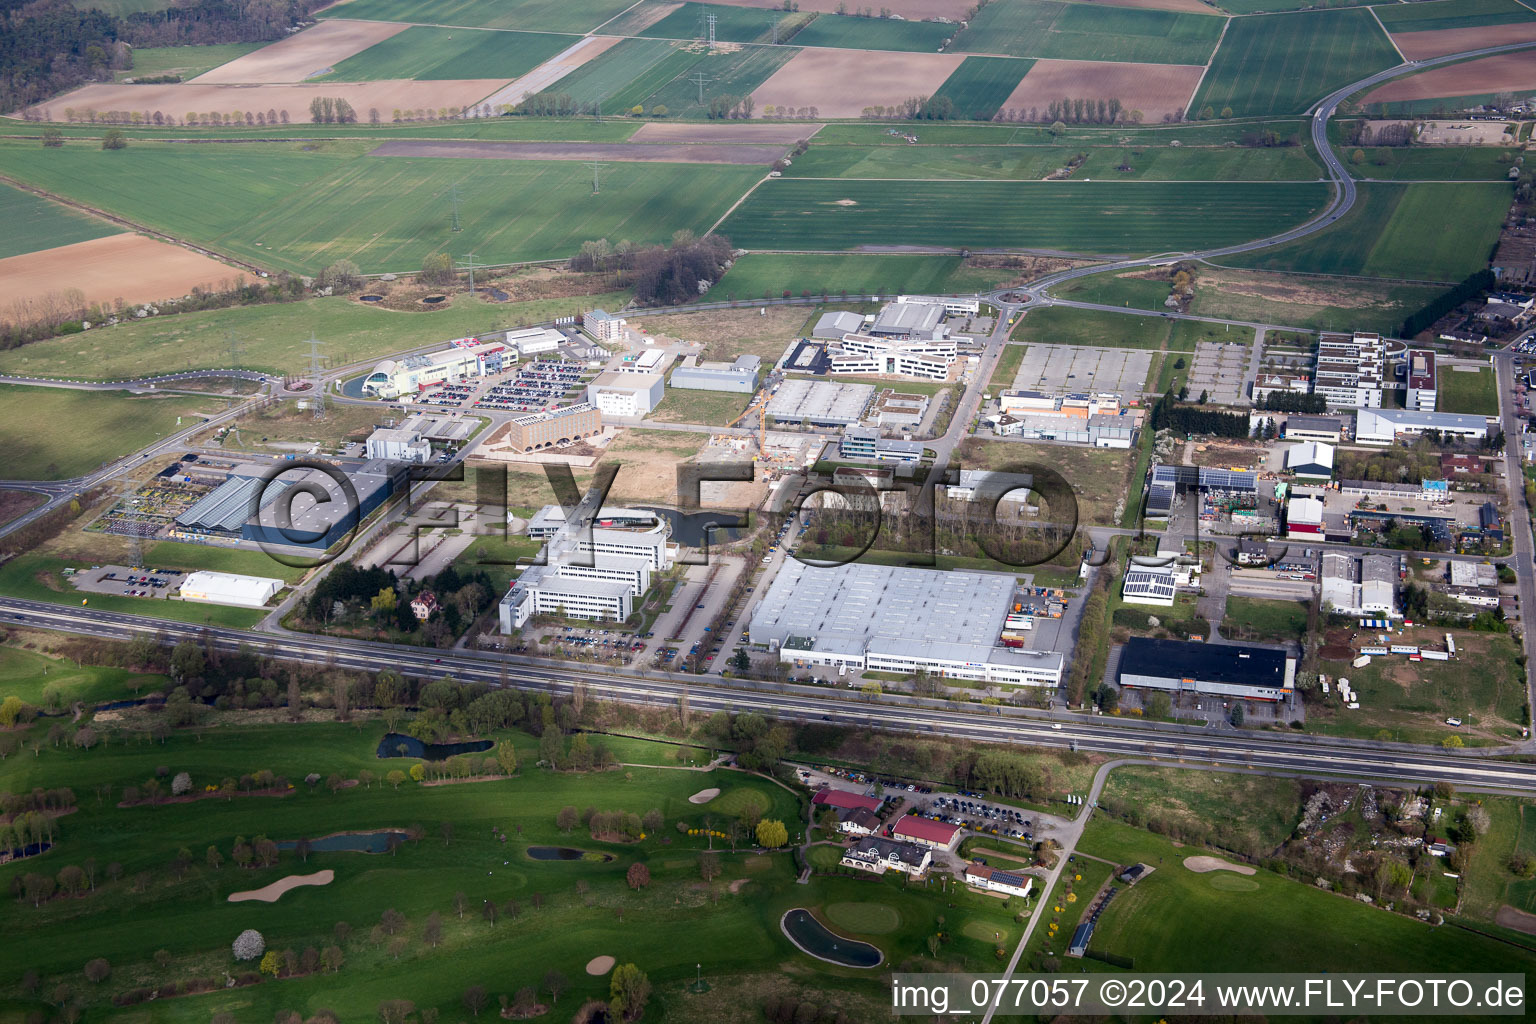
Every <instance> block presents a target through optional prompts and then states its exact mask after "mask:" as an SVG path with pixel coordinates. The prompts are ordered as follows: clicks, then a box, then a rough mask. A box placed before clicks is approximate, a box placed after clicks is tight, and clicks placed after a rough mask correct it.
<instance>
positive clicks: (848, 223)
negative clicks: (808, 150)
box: [721, 179, 1326, 254]
mask: <svg viewBox="0 0 1536 1024" xmlns="http://www.w3.org/2000/svg"><path fill="white" fill-rule="evenodd" d="M1325 191H1326V190H1325V189H1324V187H1323V186H1322V185H1320V184H1314V183H1270V184H1264V185H1252V184H1244V183H1212V184H1198V185H1192V184H1187V183H1162V182H1142V183H1138V184H1135V185H1122V184H1118V183H1114V182H1108V183H1101V182H1097V181H1095V182H1004V181H975V182H923V183H921V184H917V183H908V182H885V181H861V180H854V179H847V180H838V181H816V180H800V179H781V180H778V181H772V182H768V183H766V184H765V185H763V186H762V187H760V188H758V189H757V190H756V191H754V192H753V193H752V194H751V195H750V196H748V197H747V199H746V200H745V201H743V202H742V204H741V205H740V206H738V207H737V208H736V210H735V211H734V212H733V213H732V214H731V215H730V216H729V217H728V218H726V222H725V224H724V225H723V227H722V228H721V230H722V231H723V232H724V233H725V234H726V235H728V236H730V238H731V239H732V241H734V242H735V243H736V244H737V245H741V246H745V247H747V248H774V249H850V248H854V247H856V246H859V245H866V244H884V245H890V244H893V243H899V244H907V245H942V246H957V247H958V246H965V247H974V248H984V247H989V246H1007V247H1019V248H1024V247H1041V248H1050V249H1061V250H1068V251H1079V252H1086V253H1096V254H1107V253H1131V252H1165V251H1168V250H1170V249H1197V248H1200V247H1202V246H1211V245H1222V244H1226V243H1230V242H1237V241H1241V240H1244V239H1252V238H1261V237H1264V236H1266V235H1270V234H1273V233H1275V232H1277V231H1281V230H1284V229H1285V228H1286V227H1289V226H1292V225H1294V224H1297V223H1300V222H1301V221H1303V220H1305V219H1306V218H1307V217H1309V216H1311V215H1312V214H1313V213H1315V212H1316V211H1317V210H1318V209H1320V208H1321V206H1322V204H1323V202H1324V198H1325Z"/></svg>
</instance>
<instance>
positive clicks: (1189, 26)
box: [953, 0, 1223, 105]
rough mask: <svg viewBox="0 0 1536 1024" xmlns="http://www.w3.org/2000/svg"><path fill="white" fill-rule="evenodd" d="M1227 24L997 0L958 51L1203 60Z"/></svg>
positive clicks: (1046, 0)
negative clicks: (1223, 26) (1223, 25)
mask: <svg viewBox="0 0 1536 1024" xmlns="http://www.w3.org/2000/svg"><path fill="white" fill-rule="evenodd" d="M1222 24H1223V19H1221V18H1219V17H1213V16H1209V15H1204V14H1192V13H1185V12H1175V11H1160V10H1151V9H1137V8H1130V7H1093V8H1088V7H1084V6H1081V5H1078V4H1064V3H1056V2H1054V0H997V2H996V3H991V4H988V5H986V6H985V7H983V8H982V9H981V11H980V13H978V14H977V15H976V16H975V17H974V18H972V19H971V21H970V24H969V26H968V27H967V28H966V29H965V30H964V31H962V32H961V33H960V35H959V36H958V37H957V38H956V41H955V45H954V46H953V49H955V50H961V51H969V52H980V53H1007V54H1012V55H1014V56H1016V57H1053V58H1057V59H1059V60H1101V61H1133V62H1141V63H1150V64H1204V63H1205V62H1206V61H1207V60H1209V59H1210V56H1211V51H1212V50H1214V49H1215V47H1216V40H1217V37H1219V36H1220V35H1221V27H1222ZM1127 100H1128V101H1129V97H1127ZM1128 105H1130V104H1129V102H1128Z"/></svg>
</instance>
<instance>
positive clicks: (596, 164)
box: [586, 160, 608, 195]
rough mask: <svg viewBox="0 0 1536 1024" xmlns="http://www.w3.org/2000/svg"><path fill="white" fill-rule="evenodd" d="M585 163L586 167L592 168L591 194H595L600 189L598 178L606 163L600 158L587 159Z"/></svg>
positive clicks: (599, 179)
mask: <svg viewBox="0 0 1536 1024" xmlns="http://www.w3.org/2000/svg"><path fill="white" fill-rule="evenodd" d="M586 164H587V166H588V167H590V168H592V194H593V195H597V194H598V193H599V192H601V191H602V187H601V178H600V175H601V172H602V170H603V169H604V168H605V167H607V166H608V165H607V164H606V163H604V162H603V161H601V160H588V161H586Z"/></svg>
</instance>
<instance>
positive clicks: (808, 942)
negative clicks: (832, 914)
mask: <svg viewBox="0 0 1536 1024" xmlns="http://www.w3.org/2000/svg"><path fill="white" fill-rule="evenodd" d="M779 927H780V928H782V929H784V934H785V935H787V936H789V941H791V942H793V943H794V944H795V945H797V946H799V947H800V949H801V950H802V951H803V952H806V953H809V954H810V955H811V956H814V957H816V958H817V959H820V960H828V961H831V962H832V963H834V964H842V965H843V966H844V967H864V968H868V967H878V966H880V961H881V960H882V959H883V958H884V957H883V955H882V954H881V952H880V950H878V949H876V948H875V947H874V946H871V945H870V944H869V943H867V942H860V941H858V940H857V939H845V938H843V937H842V936H841V935H838V934H836V933H834V932H831V931H829V930H828V929H827V927H826V925H824V924H822V923H821V922H820V921H818V920H816V918H814V917H812V916H811V912H810V911H809V910H799V909H796V910H791V911H789V912H787V913H786V914H785V915H784V917H783V919H782V920H781V921H780V922H779Z"/></svg>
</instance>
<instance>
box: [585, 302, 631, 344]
mask: <svg viewBox="0 0 1536 1024" xmlns="http://www.w3.org/2000/svg"><path fill="white" fill-rule="evenodd" d="M626 322H627V321H625V319H624V318H623V317H621V316H614V315H613V314H612V313H609V312H608V311H607V310H606V309H594V310H592V311H591V312H589V313H583V314H582V316H581V326H582V327H584V328H586V331H587V333H588V334H590V335H592V337H594V338H596V339H597V340H598V341H618V340H620V339H621V338H623V337H624V325H625V323H626Z"/></svg>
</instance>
